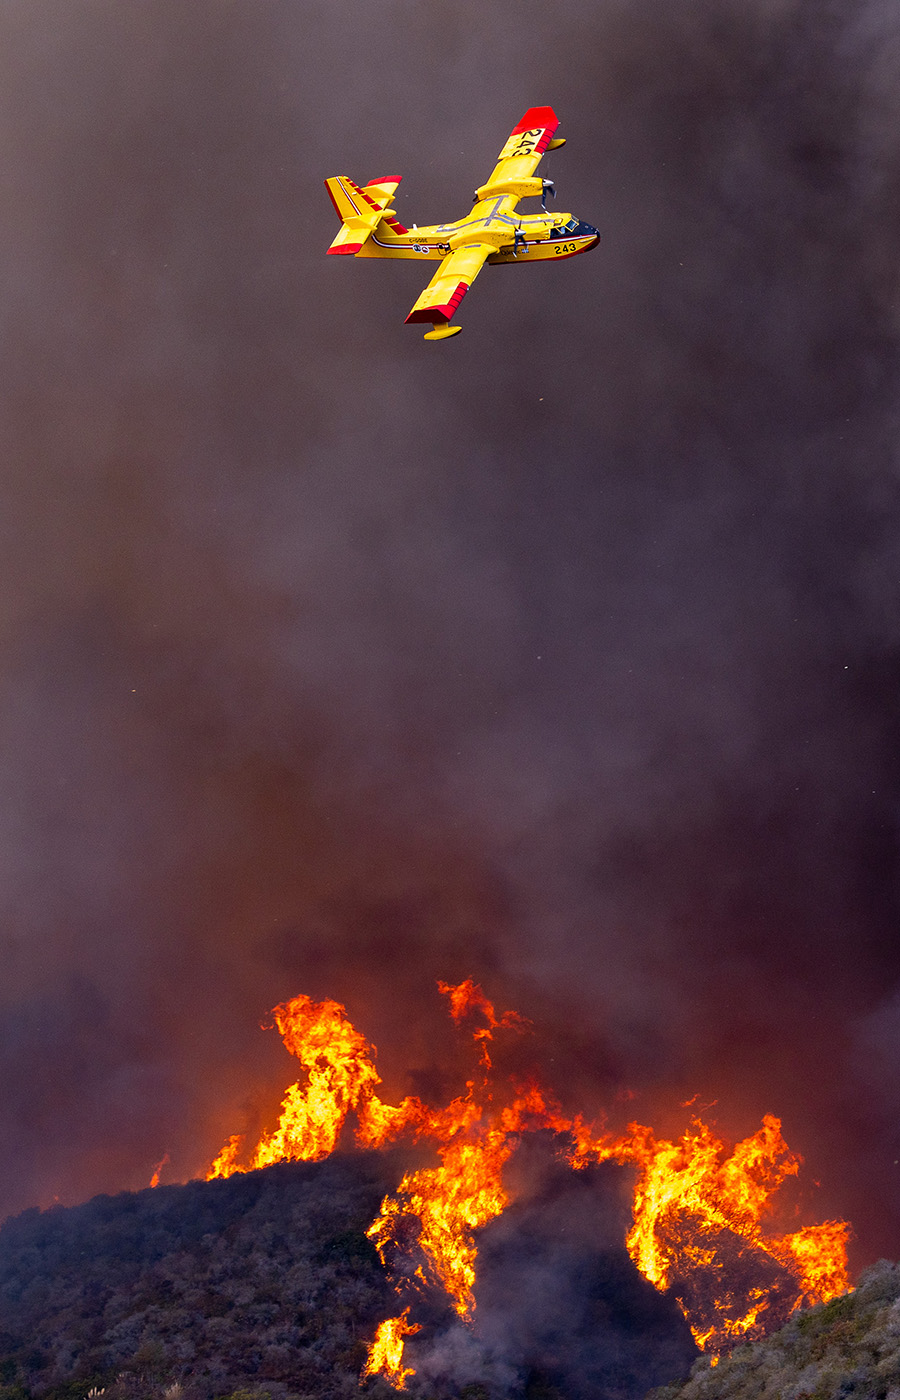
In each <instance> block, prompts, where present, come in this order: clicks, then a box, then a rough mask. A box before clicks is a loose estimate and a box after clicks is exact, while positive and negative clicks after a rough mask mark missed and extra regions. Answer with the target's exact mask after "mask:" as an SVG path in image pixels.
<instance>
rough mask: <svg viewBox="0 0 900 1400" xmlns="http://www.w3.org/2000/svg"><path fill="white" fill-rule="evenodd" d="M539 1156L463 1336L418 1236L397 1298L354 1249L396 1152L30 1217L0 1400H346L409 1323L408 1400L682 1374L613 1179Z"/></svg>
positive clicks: (14, 1227) (486, 1246)
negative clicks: (371, 1354) (405, 1320)
mask: <svg viewBox="0 0 900 1400" xmlns="http://www.w3.org/2000/svg"><path fill="white" fill-rule="evenodd" d="M531 1146H532V1152H531V1154H530V1155H529V1154H528V1153H526V1154H525V1156H526V1157H527V1158H528V1161H527V1162H524V1163H522V1162H520V1163H519V1179H518V1184H517V1193H518V1199H517V1200H516V1202H515V1203H514V1204H512V1205H510V1206H509V1208H508V1210H507V1211H506V1212H505V1213H504V1214H503V1215H502V1216H501V1217H499V1218H498V1219H496V1220H494V1221H492V1222H491V1224H490V1225H489V1226H487V1227H486V1228H485V1229H484V1230H483V1231H482V1232H481V1233H480V1236H479V1285H478V1296H479V1302H478V1309H477V1315H476V1322H475V1325H474V1326H470V1325H468V1324H467V1323H465V1322H463V1321H462V1320H461V1319H460V1318H459V1317H458V1316H457V1315H456V1313H455V1312H454V1311H453V1309H452V1307H451V1305H450V1301H449V1299H448V1298H447V1296H446V1294H445V1293H444V1292H443V1290H441V1289H435V1288H432V1289H424V1290H423V1289H422V1288H421V1287H420V1285H419V1282H418V1278H417V1273H416V1265H417V1258H418V1256H417V1255H416V1253H415V1251H416V1241H415V1239H414V1238H413V1239H411V1240H410V1254H409V1258H408V1259H407V1260H406V1275H405V1276H404V1279H402V1280H401V1284H402V1289H403V1290H405V1291H404V1292H403V1296H402V1297H401V1298H398V1296H397V1294H396V1293H395V1291H394V1289H393V1288H392V1287H391V1286H390V1285H389V1284H388V1282H387V1279H386V1277H385V1274H384V1271H383V1269H382V1266H381V1263H380V1261H379V1259H378V1256H377V1254H376V1253H375V1250H374V1248H373V1247H372V1245H371V1243H370V1242H369V1240H368V1239H367V1237H366V1235H365V1230H366V1228H367V1226H368V1225H369V1224H370V1222H371V1221H372V1219H373V1218H374V1217H375V1215H376V1213H377V1211H378V1207H379V1204H380V1202H381V1199H382V1197H383V1195H384V1194H385V1193H386V1192H387V1191H389V1190H391V1189H393V1188H394V1187H395V1186H396V1184H397V1181H398V1179H399V1175H400V1173H401V1171H402V1164H401V1161H400V1159H399V1158H395V1157H394V1156H393V1155H392V1154H391V1153H373V1154H357V1153H352V1154H350V1153H347V1154H340V1153H338V1154H335V1155H334V1156H332V1157H330V1158H328V1159H326V1160H325V1161H322V1162H316V1163H297V1162H294V1163H281V1164H278V1165H276V1166H272V1167H268V1168H266V1169H265V1170H263V1171H257V1172H251V1173H248V1174H247V1175H236V1176H232V1177H229V1178H227V1179H224V1180H214V1181H209V1182H201V1181H195V1182H189V1183H188V1184H187V1185H184V1186H171V1187H160V1188H157V1189H155V1190H149V1189H148V1190H145V1191H141V1192H138V1193H136V1194H133V1193H127V1192H126V1193H123V1194H122V1195H119V1196H115V1197H110V1196H98V1197H95V1198H94V1200H92V1201H89V1202H87V1204H86V1205H82V1206H77V1207H74V1208H70V1209H63V1208H55V1209H53V1210H50V1211H45V1212H40V1211H37V1210H31V1211H26V1212H24V1214H22V1215H20V1216H17V1217H16V1218H15V1219H12V1220H9V1221H7V1222H6V1224H5V1225H3V1227H2V1229H0V1400H31V1397H34V1400H83V1398H84V1397H85V1396H86V1395H87V1394H88V1392H89V1391H90V1390H91V1389H92V1388H94V1387H96V1388H98V1389H101V1390H105V1400H166V1398H167V1400H176V1397H180V1400H224V1398H225V1397H233V1398H235V1400H236V1397H241V1400H251V1398H252V1397H255V1400H263V1397H266V1396H267V1397H270V1400H313V1397H315V1400H350V1397H358V1396H359V1395H360V1393H361V1392H360V1388H359V1376H360V1371H361V1369H362V1366H363V1363H364V1361H365V1358H366V1354H367V1348H368V1344H369V1342H370V1341H371V1340H372V1337H373V1336H374V1333H375V1329H376V1326H377V1324H378V1323H379V1322H380V1321H381V1320H382V1319H384V1318H386V1317H389V1316H392V1315H396V1314H397V1313H398V1312H399V1311H400V1310H401V1309H402V1308H403V1307H405V1306H406V1305H407V1304H411V1305H412V1307H413V1310H414V1318H415V1321H416V1324H417V1327H418V1328H419V1330H418V1331H416V1333H415V1334H414V1335H413V1336H411V1337H410V1339H409V1342H410V1345H409V1356H408V1358H406V1359H407V1361H408V1363H410V1364H411V1365H412V1366H413V1368H414V1370H415V1376H414V1378H413V1379H412V1380H411V1381H410V1383H409V1387H408V1391H407V1393H408V1394H409V1395H410V1397H411V1400H640V1397H642V1396H643V1395H644V1394H645V1392H646V1390H647V1389H648V1387H649V1386H650V1385H653V1384H654V1383H656V1384H658V1383H659V1382H661V1381H666V1380H668V1379H670V1378H673V1377H684V1376H686V1375H687V1373H688V1371H689V1369H690V1365H691V1362H692V1361H693V1359H694V1356H695V1355H696V1347H695V1346H694V1342H693V1339H692V1338H691V1335H690V1331H689V1328H688V1326H687V1323H686V1322H685V1320H684V1317H683V1316H682V1315H681V1313H680V1311H679V1309H678V1306H677V1303H676V1301H675V1299H674V1297H671V1296H668V1295H664V1294H660V1293H658V1292H657V1291H656V1289H654V1288H653V1287H652V1285H651V1284H649V1283H648V1282H647V1280H646V1279H644V1278H642V1277H641V1275H640V1274H639V1273H638V1272H637V1270H636V1269H635V1267H634V1265H633V1264H632V1262H631V1260H630V1259H629V1257H628V1254H627V1251H626V1250H625V1247H624V1237H625V1230H626V1227H627V1219H626V1217H627V1215H628V1211H627V1209H626V1205H627V1202H626V1196H627V1199H628V1200H630V1192H627V1193H625V1195H623V1193H622V1191H621V1189H620V1188H621V1187H622V1183H623V1176H622V1170H621V1168H618V1167H616V1166H614V1165H613V1164H610V1163H604V1164H601V1165H600V1166H597V1167H592V1168H586V1169H585V1170H584V1171H581V1172H578V1173H572V1172H571V1170H569V1169H568V1167H566V1168H561V1167H560V1166H559V1164H558V1163H557V1162H555V1159H554V1158H553V1154H552V1153H549V1157H548V1160H547V1161H544V1158H543V1156H542V1155H541V1153H538V1154H537V1158H535V1151H536V1149H535V1147H534V1144H532V1145H531ZM548 1152H549V1148H548ZM421 1262H423V1263H424V1260H423V1261H421ZM173 1387H175V1389H173ZM362 1393H363V1394H364V1395H365V1397H366V1400H392V1397H393V1395H394V1392H393V1391H392V1390H391V1389H390V1387H389V1386H388V1385H387V1383H386V1382H385V1381H384V1380H383V1379H380V1378H378V1379H375V1380H374V1381H370V1382H367V1383H366V1386H365V1388H364V1391H363V1392H362Z"/></svg>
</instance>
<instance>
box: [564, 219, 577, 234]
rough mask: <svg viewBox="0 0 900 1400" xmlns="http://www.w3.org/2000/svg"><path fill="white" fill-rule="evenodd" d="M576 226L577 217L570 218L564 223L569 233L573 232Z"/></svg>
mask: <svg viewBox="0 0 900 1400" xmlns="http://www.w3.org/2000/svg"><path fill="white" fill-rule="evenodd" d="M577 227H578V220H577V219H570V220H569V222H568V223H567V224H566V228H567V229H568V230H569V232H570V233H574V232H575V230H576V229H577Z"/></svg>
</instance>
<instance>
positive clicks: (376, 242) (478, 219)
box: [356, 195, 600, 263]
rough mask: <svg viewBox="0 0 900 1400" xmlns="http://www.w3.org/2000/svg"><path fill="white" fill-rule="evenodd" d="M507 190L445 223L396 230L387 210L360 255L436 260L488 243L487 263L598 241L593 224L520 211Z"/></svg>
mask: <svg viewBox="0 0 900 1400" xmlns="http://www.w3.org/2000/svg"><path fill="white" fill-rule="evenodd" d="M516 203H517V201H516V200H515V199H511V198H509V197H508V196H507V195H499V196H493V197H491V198H489V199H482V200H478V201H477V202H476V203H475V205H474V206H473V208H472V211H471V213H470V214H467V215H466V216H465V217H464V218H462V219H457V220H455V221H454V222H453V223H449V224H426V225H422V226H421V227H416V226H415V225H413V227H412V228H411V229H403V231H402V232H400V231H398V230H399V229H400V228H402V225H398V224H397V221H396V218H395V217H393V216H392V214H391V213H390V212H389V213H388V214H387V216H386V218H384V219H382V221H381V222H380V223H379V225H378V227H377V228H376V229H375V230H374V232H373V233H372V234H371V235H370V236H369V238H368V239H367V240H366V242H365V243H364V244H363V246H362V248H360V250H359V252H358V253H357V255H356V256H357V257H363V258H412V259H416V260H418V261H426V260H430V261H432V262H440V261H441V259H442V258H445V257H446V256H447V254H448V253H451V252H454V251H455V250H456V249H457V248H463V247H469V246H473V245H481V244H485V243H486V244H489V245H490V246H491V248H492V250H493V251H492V252H491V253H490V254H489V255H488V258H487V261H488V262H489V263H511V262H539V261H551V260H552V259H554V258H571V257H574V256H575V254H576V253H585V252H587V250H588V248H593V247H594V245H595V244H596V243H597V242H598V241H599V238H600V235H599V233H598V232H597V230H596V229H595V228H594V227H593V226H592V225H591V224H585V223H582V222H581V220H579V219H576V218H575V217H574V216H573V215H572V214H557V213H553V214H550V213H545V212H543V211H542V212H541V213H540V214H519V213H517V212H516Z"/></svg>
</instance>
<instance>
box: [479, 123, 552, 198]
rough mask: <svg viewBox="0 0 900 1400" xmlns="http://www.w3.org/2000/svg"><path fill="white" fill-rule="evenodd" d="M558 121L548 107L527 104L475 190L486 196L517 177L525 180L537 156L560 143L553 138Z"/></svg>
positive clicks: (535, 167)
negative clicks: (483, 179) (487, 175)
mask: <svg viewBox="0 0 900 1400" xmlns="http://www.w3.org/2000/svg"><path fill="white" fill-rule="evenodd" d="M558 126H559V120H558V118H557V115H556V113H555V112H554V110H553V108H552V107H529V108H528V111H527V112H526V113H525V115H524V117H523V118H522V120H521V121H520V122H519V124H518V126H514V127H513V129H512V131H511V132H510V136H509V140H508V141H507V143H506V145H505V146H504V147H503V150H502V151H501V152H500V155H499V156H498V158H497V164H496V165H495V166H494V169H493V170H492V171H491V175H490V179H488V180H486V181H485V183H484V184H483V185H482V186H481V188H480V189H479V191H478V193H479V195H480V196H481V198H487V197H488V195H487V193H486V192H487V191H493V190H494V189H497V190H500V189H503V188H505V187H507V186H510V185H511V184H512V183H516V182H518V181H520V180H528V179H530V177H531V176H532V175H534V172H535V171H536V170H537V168H538V166H539V164H540V161H541V156H542V155H543V154H544V152H545V151H546V150H548V149H549V148H550V146H551V145H553V146H561V145H562V144H563V140H562V138H557V139H556V140H554V132H555V131H556V129H557V127H558Z"/></svg>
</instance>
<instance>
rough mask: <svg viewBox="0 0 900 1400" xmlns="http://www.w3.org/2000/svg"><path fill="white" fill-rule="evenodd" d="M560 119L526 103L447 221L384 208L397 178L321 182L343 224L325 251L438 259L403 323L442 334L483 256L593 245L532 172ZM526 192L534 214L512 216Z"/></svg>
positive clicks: (505, 257)
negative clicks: (480, 179) (412, 220)
mask: <svg viewBox="0 0 900 1400" xmlns="http://www.w3.org/2000/svg"><path fill="white" fill-rule="evenodd" d="M558 126H559V122H558V120H557V117H556V113H555V112H554V110H553V108H552V107H529V109H528V111H527V112H526V113H525V115H524V117H523V118H522V120H521V121H520V122H519V124H518V126H516V127H513V130H512V133H511V135H510V138H509V140H508V141H507V143H506V145H505V146H504V147H503V150H502V151H501V152H500V155H499V158H498V160H497V164H496V165H495V166H494V169H493V171H492V172H491V177H490V179H489V180H488V182H487V184H485V185H480V186H479V187H478V189H477V190H476V191H475V204H474V206H473V208H472V212H471V213H470V214H467V215H466V217H465V218H462V219H457V220H456V222H455V223H452V224H429V225H428V226H427V227H425V226H423V227H422V228H418V227H417V226H416V225H415V224H413V226H412V228H411V229H408V228H404V226H403V224H401V223H400V221H399V219H398V218H397V215H396V213H395V212H394V210H393V209H391V208H390V207H389V206H390V204H391V201H392V200H393V198H394V193H395V191H396V189H397V186H398V185H399V184H400V180H401V178H402V177H401V176H399V175H398V176H397V178H396V179H384V180H370V181H369V183H368V184H367V185H362V186H360V185H356V184H354V183H353V181H352V180H351V179H350V178H349V176H347V175H334V176H332V177H331V178H330V179H328V180H326V181H325V184H326V186H327V189H328V193H329V194H330V195H331V200H332V203H333V204H334V207H335V209H336V210H337V214H338V218H339V219H340V220H341V230H340V233H339V234H338V236H337V238H335V240H334V242H333V243H332V245H331V247H330V248H329V249H328V252H329V253H343V254H352V255H353V256H354V257H357V258H418V259H429V260H430V261H432V262H434V261H439V262H440V264H441V265H440V267H439V268H438V270H437V272H436V273H435V274H434V276H433V277H432V279H431V281H430V282H429V283H428V286H427V287H426V288H425V290H424V292H423V293H422V295H421V296H420V297H419V299H418V301H417V302H416V304H415V306H414V307H413V309H412V311H411V312H410V313H409V315H408V316H407V318H406V319H407V322H409V321H413V322H423V321H424V322H426V323H427V324H428V325H430V326H431V329H430V330H428V331H426V333H425V339H426V340H446V339H447V337H448V336H451V335H456V333H457V332H458V331H461V330H462V326H451V324H450V321H451V319H452V317H453V315H454V313H455V312H456V309H457V307H458V306H459V303H460V302H461V301H462V299H463V297H464V296H465V294H466V292H467V291H468V290H469V288H470V287H471V285H472V283H473V282H474V281H475V278H476V277H477V276H478V274H479V272H480V271H481V269H482V268H483V267H484V264H485V263H486V262H490V263H511V262H520V263H521V262H539V261H550V260H552V259H554V258H571V257H573V256H574V255H575V254H576V253H586V252H587V250H588V248H593V247H594V246H595V244H597V243H599V241H600V235H599V233H598V232H597V230H596V229H595V228H592V227H591V225H590V224H584V223H581V221H580V220H579V219H576V218H573V216H572V215H571V214H557V215H555V216H553V215H550V214H548V213H547V195H548V194H554V193H555V190H554V187H553V181H552V180H545V179H540V178H539V177H538V176H536V175H535V173H534V172H535V171H536V170H537V168H538V165H539V164H540V159H541V156H542V155H543V154H544V152H545V151H553V150H555V149H556V148H557V147H558V146H563V145H565V137H563V136H558V137H555V136H554V132H555V131H556V129H557V127H558ZM528 195H540V198H541V209H542V211H543V212H542V213H540V214H517V213H516V205H517V204H518V202H519V200H520V199H524V198H526V197H527V196H528Z"/></svg>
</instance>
